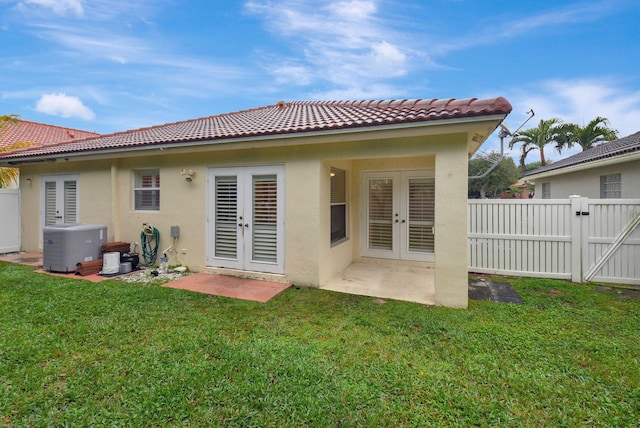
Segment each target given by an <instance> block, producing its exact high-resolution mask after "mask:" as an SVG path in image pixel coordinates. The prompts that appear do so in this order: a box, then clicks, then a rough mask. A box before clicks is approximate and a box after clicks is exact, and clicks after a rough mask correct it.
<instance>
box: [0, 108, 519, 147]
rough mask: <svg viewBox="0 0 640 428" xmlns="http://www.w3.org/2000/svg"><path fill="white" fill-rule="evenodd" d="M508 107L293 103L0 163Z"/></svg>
mask: <svg viewBox="0 0 640 428" xmlns="http://www.w3.org/2000/svg"><path fill="white" fill-rule="evenodd" d="M510 112H511V104H509V102H508V101H507V100H506V99H505V98H502V97H498V98H491V99H482V100H479V99H476V98H470V99H463V100H457V99H444V100H439V99H430V100H421V99H417V100H372V101H298V102H284V101H280V102H278V103H277V104H273V105H269V106H265V107H259V108H253V109H250V110H242V111H237V112H233V113H226V114H220V115H215V116H209V117H203V118H199V119H193V120H187V121H183V122H175V123H168V124H164V125H158V126H152V127H149V128H141V129H134V130H131V131H126V132H117V133H115V134H109V135H101V136H99V137H93V138H87V139H84V140H81V141H73V142H67V143H63V144H58V145H54V146H47V147H43V148H41V149H35V150H26V151H22V152H16V153H13V154H10V155H5V156H2V157H0V159H2V158H4V159H14V158H27V157H32V156H46V155H54V154H65V153H69V154H70V153H76V152H99V151H103V150H113V149H123V148H133V147H144V146H151V145H157V144H162V145H166V144H180V143H187V142H196V141H212V142H216V140H228V139H234V138H246V137H266V136H275V135H285V134H295V133H305V132H314V131H315V132H317V131H327V130H344V129H349V128H366V127H375V126H381V125H394V124H398V125H400V124H408V123H417V122H428V121H437V120H446V119H457V118H472V117H480V116H491V115H506V114H508V113H510Z"/></svg>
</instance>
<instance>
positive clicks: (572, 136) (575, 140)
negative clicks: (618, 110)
mask: <svg viewBox="0 0 640 428" xmlns="http://www.w3.org/2000/svg"><path fill="white" fill-rule="evenodd" d="M616 138H618V131H617V130H615V129H613V128H611V127H610V126H609V120H608V119H607V118H606V117H601V116H598V117H596V118H595V119H593V120H592V121H591V122H589V123H588V124H587V125H586V126H580V125H577V124H575V123H566V124H564V125H562V126H561V127H560V128H559V138H558V139H557V142H556V150H558V153H562V150H564V149H570V148H572V147H573V146H574V145H576V144H578V145H579V146H580V147H582V150H583V151H584V150H587V149H590V148H592V147H593V146H595V145H596V144H598V143H604V142H606V141H611V140H615V139H616Z"/></svg>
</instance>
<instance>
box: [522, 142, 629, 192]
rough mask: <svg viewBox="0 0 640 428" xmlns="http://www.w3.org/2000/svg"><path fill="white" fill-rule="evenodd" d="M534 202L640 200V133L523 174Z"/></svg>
mask: <svg viewBox="0 0 640 428" xmlns="http://www.w3.org/2000/svg"><path fill="white" fill-rule="evenodd" d="M524 178H525V179H526V180H530V181H535V185H536V189H535V198H536V199H557V198H568V197H569V196H571V195H580V196H584V197H587V198H593V199H608V198H618V199H619V198H622V199H638V198H640V185H639V184H640V132H636V133H635V134H631V135H628V136H626V137H624V138H620V139H617V140H614V141H609V142H606V143H602V144H599V145H598V146H596V147H593V148H591V149H588V150H585V151H583V152H580V153H577V154H575V155H573V156H569V157H567V158H564V159H561V160H559V161H557V162H554V163H551V164H549V165H545V166H543V167H541V168H538V169H535V170H533V171H530V172H529V173H527V174H525V177H524Z"/></svg>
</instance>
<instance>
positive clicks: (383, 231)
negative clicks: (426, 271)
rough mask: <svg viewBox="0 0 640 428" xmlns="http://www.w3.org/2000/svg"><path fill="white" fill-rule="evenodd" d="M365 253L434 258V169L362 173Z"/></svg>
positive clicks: (379, 255)
mask: <svg viewBox="0 0 640 428" xmlns="http://www.w3.org/2000/svg"><path fill="white" fill-rule="evenodd" d="M361 190H362V207H363V210H362V213H363V219H362V220H363V221H362V223H361V224H362V233H361V237H362V238H361V239H362V242H361V249H362V255H363V256H366V257H378V258H387V259H397V260H417V261H434V219H435V209H434V201H435V179H434V178H433V171H430V170H420V171H388V172H387V171H383V172H373V171H370V172H365V173H363V174H362V185H361Z"/></svg>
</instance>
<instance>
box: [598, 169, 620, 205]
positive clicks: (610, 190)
mask: <svg viewBox="0 0 640 428" xmlns="http://www.w3.org/2000/svg"><path fill="white" fill-rule="evenodd" d="M600 197H601V198H602V199H610V198H621V197H622V174H611V175H602V176H600Z"/></svg>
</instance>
